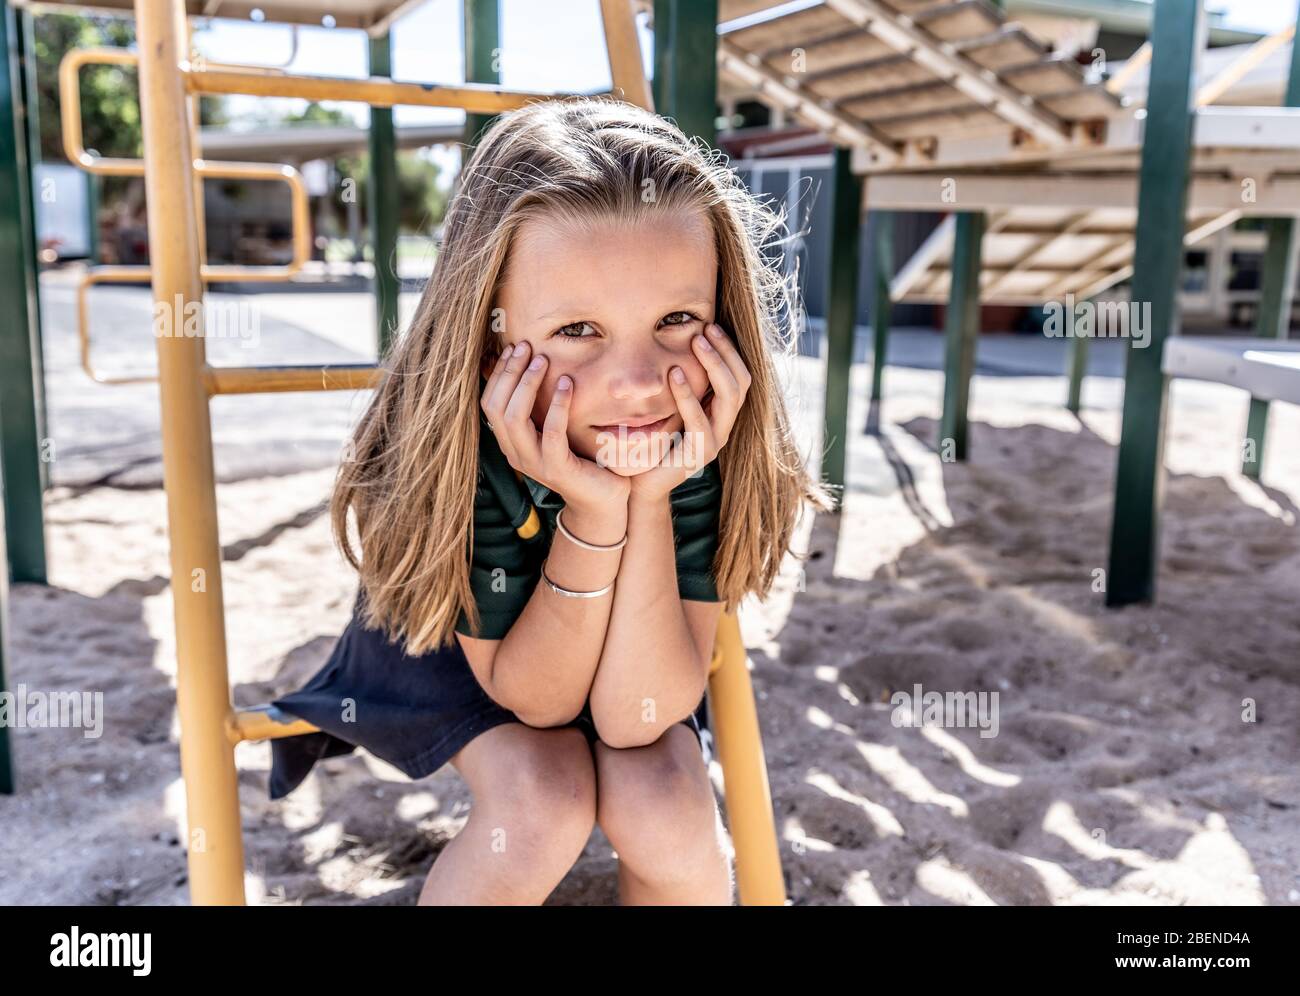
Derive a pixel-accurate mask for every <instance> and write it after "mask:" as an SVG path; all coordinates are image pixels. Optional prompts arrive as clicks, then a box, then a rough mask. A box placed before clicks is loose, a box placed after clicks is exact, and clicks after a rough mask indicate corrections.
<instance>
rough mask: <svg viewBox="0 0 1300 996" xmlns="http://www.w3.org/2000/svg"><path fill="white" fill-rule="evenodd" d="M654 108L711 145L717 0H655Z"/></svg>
mask: <svg viewBox="0 0 1300 996" xmlns="http://www.w3.org/2000/svg"><path fill="white" fill-rule="evenodd" d="M654 33H655V52H654V79H653V80H652V82H651V93H652V95H653V97H654V102H655V112H656V113H657V114H660V115H662V116H663V117H666V118H672V119H673V120H674V121H676V122H677V127H679V128H681V130H682V131H683V132H685V133H686V134H687V135H693V136H698V137H699V138H702V139H703V140H704V141H705V142H707V143H708V145H709V147H710V148H712V147H713V146H715V145H716V144H717V127H718V0H655V12H654Z"/></svg>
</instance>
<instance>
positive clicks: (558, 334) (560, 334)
mask: <svg viewBox="0 0 1300 996" xmlns="http://www.w3.org/2000/svg"><path fill="white" fill-rule="evenodd" d="M584 325H586V326H587V327H590V326H591V322H574V323H573V324H572V325H564V326H561V327H560V328H558V329H556V330H555V334H554V335H553V336H551V338H552V339H570V340H573V339H595V338H596V336H594V335H568V331H569V330H570V329H580V328H582V327H583V326H584Z"/></svg>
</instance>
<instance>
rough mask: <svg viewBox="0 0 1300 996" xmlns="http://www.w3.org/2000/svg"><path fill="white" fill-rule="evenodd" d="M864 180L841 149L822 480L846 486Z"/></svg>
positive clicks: (834, 183)
mask: <svg viewBox="0 0 1300 996" xmlns="http://www.w3.org/2000/svg"><path fill="white" fill-rule="evenodd" d="M862 187H863V184H862V177H861V176H860V175H858V174H856V173H854V172H853V163H852V155H851V153H850V150H848V149H845V148H840V147H837V148H836V149H835V161H834V163H833V165H832V167H831V233H830V235H831V245H830V266H829V268H828V269H829V272H828V274H827V291H826V301H827V305H826V367H825V369H826V402H825V403H826V408H825V416H824V417H825V425H824V428H823V433H822V479H823V480H824V481H825V482H826V483H828V484H830V485H831V486H832V487H833V488H835V489H836V491H837V493H838V491H839V489H841V488H843V487H844V477H845V473H844V472H845V466H846V463H847V460H848V454H847V451H846V447H845V441H846V439H847V437H848V427H849V371H850V370H851V369H852V366H853V333H854V329H855V328H856V327H857V319H858V245H859V242H860V236H861V231H862Z"/></svg>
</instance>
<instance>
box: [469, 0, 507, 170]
mask: <svg viewBox="0 0 1300 996" xmlns="http://www.w3.org/2000/svg"><path fill="white" fill-rule="evenodd" d="M463 15H464V22H463V25H464V27H463V33H464V36H465V82H466V83H494V84H496V85H498V86H499V85H500V84H501V3H500V0H465V4H464V10H463ZM496 119H497V115H495V114H474V113H470V112H468V111H467V112H466V113H465V136H464V142H465V154H464V158H463V162H462V165H461V169H462V170H463V169H464V167H465V166H467V165H468V164H469V161H470V159H471V158H472V157H473V155H474V149H475V148H477V146H478V142H479V138H480V137H481V136H482V134H483V132H485V131H486V130H487V129H488V128H490V127H491V126H492V122H494V121H495V120H496Z"/></svg>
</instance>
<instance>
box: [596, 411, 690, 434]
mask: <svg viewBox="0 0 1300 996" xmlns="http://www.w3.org/2000/svg"><path fill="white" fill-rule="evenodd" d="M671 421H672V416H671V415H668V416H665V417H664V418H661V419H660V420H659V421H658V422H651V423H649V424H648V425H635V426H629V425H597V426H592V428H594V429H595V430H596V431H597V432H608V433H611V434H612V435H615V436H620V435H624V434H626V435H627V438H628V439H635V438H636V437H637V436H638V435H641V436H647V437H648V436H651V435H653V434H654V433H656V432H664V431H665V430H666V429H667V428H668V423H669V422H671Z"/></svg>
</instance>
